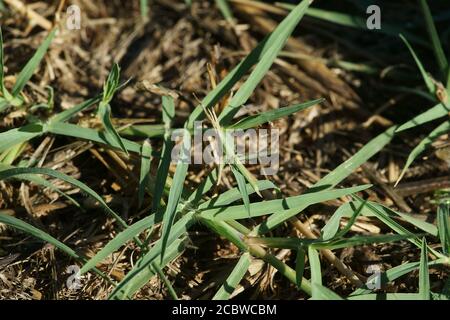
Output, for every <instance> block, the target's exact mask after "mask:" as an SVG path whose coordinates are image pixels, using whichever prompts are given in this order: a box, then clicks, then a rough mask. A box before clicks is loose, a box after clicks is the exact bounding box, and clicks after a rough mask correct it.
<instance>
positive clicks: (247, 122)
mask: <svg viewBox="0 0 450 320" xmlns="http://www.w3.org/2000/svg"><path fill="white" fill-rule="evenodd" d="M323 101H324V99H317V100H313V101H308V102H305V103H300V104H297V105H294V106H290V107H284V108H280V109H275V110H270V111H266V112H263V113H260V114H257V115H254V116H249V117H246V118H244V119H242V120H240V121H238V122H237V123H235V124H232V125H231V126H229V127H228V128H230V129H241V130H246V129H249V128H254V127H257V126H259V125H261V124H264V123H268V122H271V121H275V120H277V119H280V118H283V117H286V116H289V115H291V114H293V113H296V112H298V111H301V110H304V109H306V108H309V107H311V106H314V105H317V104H319V103H321V102H323Z"/></svg>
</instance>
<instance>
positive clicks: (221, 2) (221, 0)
mask: <svg viewBox="0 0 450 320" xmlns="http://www.w3.org/2000/svg"><path fill="white" fill-rule="evenodd" d="M215 1H216V5H217V7H219V9H220V12H221V13H222V15H223V17H224V18H225V19H226V20H228V21H231V20H233V13H232V12H231V9H230V6H229V5H228V0H215Z"/></svg>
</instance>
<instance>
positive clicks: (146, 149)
mask: <svg viewBox="0 0 450 320" xmlns="http://www.w3.org/2000/svg"><path fill="white" fill-rule="evenodd" d="M151 161H152V145H151V144H150V141H149V140H145V141H144V143H143V145H142V157H141V168H140V175H139V190H138V205H139V208H140V207H141V206H142V203H143V202H144V196H145V191H146V189H147V186H148V181H149V175H150V163H151Z"/></svg>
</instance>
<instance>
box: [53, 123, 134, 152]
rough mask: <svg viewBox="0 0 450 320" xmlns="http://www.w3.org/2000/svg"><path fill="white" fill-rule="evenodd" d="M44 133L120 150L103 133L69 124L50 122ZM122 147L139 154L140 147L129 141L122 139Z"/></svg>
mask: <svg viewBox="0 0 450 320" xmlns="http://www.w3.org/2000/svg"><path fill="white" fill-rule="evenodd" d="M45 131H46V132H49V133H53V134H57V135H63V136H68V137H74V138H78V139H83V140H88V141H92V142H95V143H99V144H102V145H104V146H105V147H111V148H115V149H119V150H121V146H120V144H119V143H118V142H117V141H116V140H112V139H111V138H110V137H109V136H107V135H105V133H104V132H99V131H97V130H94V129H90V128H84V127H80V126H77V125H75V124H71V123H62V122H53V121H52V122H50V123H49V124H47V125H46V126H45ZM122 142H123V145H124V146H125V148H126V150H127V151H128V152H133V153H137V154H139V155H140V154H141V152H142V146H141V145H140V144H139V143H136V142H134V141H131V140H127V139H124V138H122Z"/></svg>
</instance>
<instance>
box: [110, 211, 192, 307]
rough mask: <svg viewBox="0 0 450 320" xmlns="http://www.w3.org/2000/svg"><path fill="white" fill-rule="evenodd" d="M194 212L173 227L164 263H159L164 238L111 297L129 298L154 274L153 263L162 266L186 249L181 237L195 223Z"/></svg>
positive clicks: (139, 262)
mask: <svg viewBox="0 0 450 320" xmlns="http://www.w3.org/2000/svg"><path fill="white" fill-rule="evenodd" d="M194 222H195V219H194V214H193V213H192V212H191V213H187V214H186V215H184V216H183V217H182V218H181V219H180V220H178V221H177V222H176V223H175V224H174V225H173V227H172V229H171V232H170V235H169V238H168V241H167V243H169V245H168V246H167V247H166V250H165V253H164V259H163V263H159V262H160V259H158V258H159V257H160V256H161V253H162V248H163V245H162V239H159V240H158V241H156V242H155V244H154V245H153V247H152V248H151V249H150V250H149V251H148V252H147V253H146V254H145V255H144V256H142V257H141V258H139V260H138V261H136V263H135V265H134V267H133V269H132V270H131V271H130V272H129V273H128V274H127V275H126V276H125V278H124V279H123V280H122V281H121V282H120V283H119V285H118V286H117V287H116V289H115V290H114V291H113V292H112V293H111V296H110V298H111V299H128V298H129V297H131V296H132V295H134V293H136V291H137V290H139V289H140V288H141V287H142V286H143V285H145V284H146V283H147V281H148V280H149V279H150V278H151V277H152V276H153V275H154V272H153V269H152V268H151V263H158V265H159V266H160V267H163V266H165V265H166V264H167V263H169V262H170V261H172V260H173V259H174V258H175V257H177V256H178V255H179V254H180V253H181V252H183V250H184V242H185V239H179V238H180V237H181V236H183V235H184V234H185V233H186V232H187V230H188V229H189V228H190V227H191V226H192V225H193V224H194Z"/></svg>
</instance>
